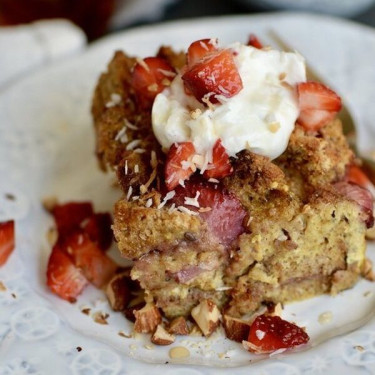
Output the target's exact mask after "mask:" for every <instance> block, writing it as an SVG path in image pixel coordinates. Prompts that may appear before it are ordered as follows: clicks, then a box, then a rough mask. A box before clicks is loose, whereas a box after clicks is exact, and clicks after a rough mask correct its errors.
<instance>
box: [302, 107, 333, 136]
mask: <svg viewBox="0 0 375 375" xmlns="http://www.w3.org/2000/svg"><path fill="white" fill-rule="evenodd" d="M335 115H336V112H329V111H320V110H317V109H305V110H304V111H301V112H300V114H299V117H298V120H297V122H298V123H299V124H300V125H302V126H303V127H304V128H305V129H306V130H308V131H318V130H319V129H320V128H322V127H323V126H324V125H325V124H328V123H329V122H330V121H332V120H333V119H334V118H335Z"/></svg>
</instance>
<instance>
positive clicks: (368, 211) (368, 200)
mask: <svg viewBox="0 0 375 375" xmlns="http://www.w3.org/2000/svg"><path fill="white" fill-rule="evenodd" d="M334 187H335V189H336V190H337V191H338V192H339V193H340V194H342V195H343V196H345V197H347V198H348V199H351V200H352V201H354V202H356V203H357V204H358V205H359V206H360V207H361V208H362V211H363V213H364V214H365V216H366V217H365V222H366V224H367V228H371V227H372V226H373V225H374V214H373V207H374V202H373V197H372V194H371V193H370V192H369V191H368V190H367V189H365V188H363V187H361V186H358V185H355V184H352V183H349V182H345V181H341V182H337V183H336V184H334Z"/></svg>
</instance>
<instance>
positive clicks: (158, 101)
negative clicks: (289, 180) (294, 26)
mask: <svg viewBox="0 0 375 375" xmlns="http://www.w3.org/2000/svg"><path fill="white" fill-rule="evenodd" d="M228 48H230V49H231V50H233V52H234V61H235V64H236V66H237V68H238V71H239V74H240V76H241V79H242V83H243V88H242V90H241V91H240V92H239V93H237V94H236V95H234V96H233V97H231V98H225V97H223V96H221V95H217V96H216V98H217V99H218V101H219V103H217V104H213V105H209V106H205V105H203V104H202V103H200V102H199V101H198V100H196V99H195V97H194V96H192V95H187V94H186V93H185V90H184V84H183V81H182V79H181V74H178V75H177V76H176V77H175V79H174V80H173V82H172V83H171V85H170V86H169V87H168V88H166V89H165V90H164V91H163V92H161V93H160V94H158V95H157V96H156V98H155V101H154V104H153V108H152V127H153V131H154V133H155V136H156V138H157V140H158V141H159V143H160V144H161V145H162V147H163V148H165V149H166V150H167V149H169V147H170V146H171V145H172V144H173V143H175V142H176V143H179V142H187V141H190V142H192V143H193V144H194V147H195V149H196V152H197V153H198V154H200V155H207V154H211V152H212V148H213V146H214V144H215V142H216V141H217V139H221V142H222V144H223V146H224V147H225V149H226V150H227V153H228V154H229V156H235V155H236V153H238V152H239V151H241V150H244V149H247V150H249V151H252V152H254V153H257V154H260V155H264V156H268V157H269V158H271V159H275V158H277V157H278V156H279V155H281V154H282V153H283V152H284V151H285V149H286V147H287V145H288V141H289V137H290V135H291V133H292V131H293V129H294V125H295V122H296V120H297V118H298V115H299V108H298V98H297V94H296V90H295V84H296V83H299V82H304V81H306V69H305V62H304V59H303V57H302V56H301V55H299V54H298V53H291V52H282V51H277V50H273V49H257V48H254V47H251V46H245V45H243V44H240V43H234V44H232V45H230V46H229V47H228ZM209 158H210V157H209Z"/></svg>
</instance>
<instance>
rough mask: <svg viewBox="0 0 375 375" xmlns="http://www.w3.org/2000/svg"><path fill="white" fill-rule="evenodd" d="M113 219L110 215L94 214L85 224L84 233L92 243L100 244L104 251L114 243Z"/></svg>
mask: <svg viewBox="0 0 375 375" xmlns="http://www.w3.org/2000/svg"><path fill="white" fill-rule="evenodd" d="M111 225H112V218H111V215H110V214H109V213H98V214H94V215H92V216H91V217H89V218H88V219H87V221H86V222H84V223H83V225H82V227H83V229H84V231H85V232H86V233H87V234H88V235H89V238H90V240H91V241H93V242H95V243H97V244H98V246H99V247H100V248H101V249H102V250H107V249H108V248H109V247H110V246H111V243H112V238H113V234H112V229H111Z"/></svg>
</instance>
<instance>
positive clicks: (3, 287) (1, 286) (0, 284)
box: [0, 281, 7, 292]
mask: <svg viewBox="0 0 375 375" xmlns="http://www.w3.org/2000/svg"><path fill="white" fill-rule="evenodd" d="M6 290H7V288H6V286H5V285H4V283H3V282H2V281H0V292H5V291H6Z"/></svg>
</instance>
